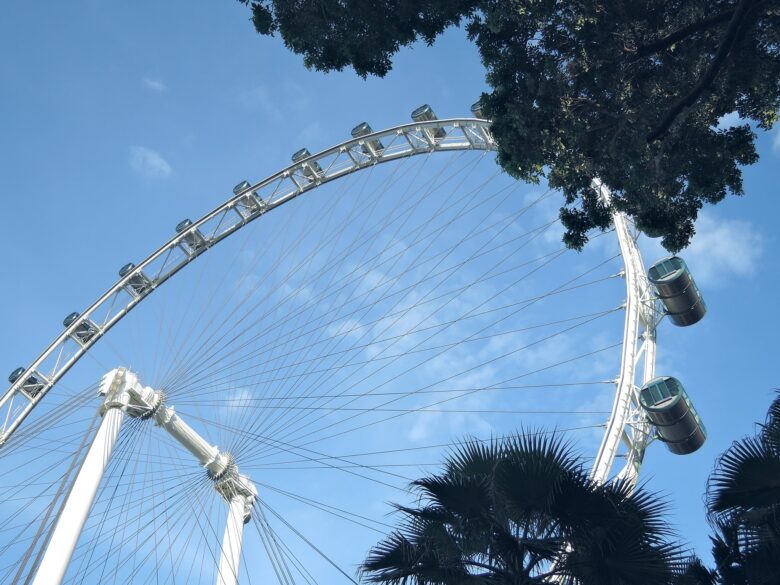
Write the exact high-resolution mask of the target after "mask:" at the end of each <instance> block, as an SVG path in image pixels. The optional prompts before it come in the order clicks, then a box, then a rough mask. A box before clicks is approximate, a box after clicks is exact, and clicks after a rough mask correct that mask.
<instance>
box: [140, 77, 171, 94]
mask: <svg viewBox="0 0 780 585" xmlns="http://www.w3.org/2000/svg"><path fill="white" fill-rule="evenodd" d="M143 84H144V87H145V88H146V89H148V90H150V91H154V92H157V93H165V92H166V91H168V87H167V86H166V85H165V84H164V83H163V82H162V81H160V80H159V79H151V78H149V77H145V78H144V79H143Z"/></svg>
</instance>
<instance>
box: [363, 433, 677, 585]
mask: <svg viewBox="0 0 780 585" xmlns="http://www.w3.org/2000/svg"><path fill="white" fill-rule="evenodd" d="M632 487H633V486H631V485H630V484H628V483H626V482H622V481H614V482H611V483H609V484H598V483H596V482H594V481H592V480H590V479H589V477H588V474H587V472H586V471H585V470H584V469H583V465H582V462H581V461H579V460H578V458H577V457H576V456H574V455H573V453H572V451H571V450H570V448H569V447H568V446H567V445H566V444H564V443H562V442H561V441H560V440H559V439H558V438H556V437H554V436H549V435H545V434H542V433H525V434H521V435H519V436H517V437H511V438H504V439H501V440H494V441H491V442H489V443H485V442H465V443H463V444H462V445H461V446H460V447H458V448H456V449H455V450H454V451H453V452H452V453H451V454H450V456H448V457H447V459H446V461H445V462H444V469H443V472H442V473H440V474H437V475H433V476H429V477H425V478H422V479H419V480H417V481H415V482H413V483H412V488H413V490H414V492H415V495H418V496H419V499H418V500H417V501H418V502H419V507H415V508H410V507H406V506H396V508H397V510H398V511H399V512H400V513H401V516H402V518H403V520H402V522H401V525H400V527H399V529H398V530H396V531H394V532H393V533H391V534H390V535H389V536H388V537H387V538H385V539H384V540H383V541H381V542H380V543H379V544H377V545H376V546H375V547H374V548H373V549H371V551H370V552H369V554H368V557H367V558H366V560H365V561H364V563H363V564H362V566H361V574H362V576H363V577H364V578H365V580H366V581H368V582H371V583H384V584H387V585H393V584H395V585H397V584H404V583H410V584H411V583H416V584H419V585H434V584H448V583H461V584H464V585H465V584H468V583H473V584H475V585H476V584H482V585H484V584H494V585H502V584H506V585H543V584H561V585H568V584H571V585H574V584H577V585H639V584H641V585H654V584H658V585H670V583H671V582H672V580H673V579H674V578H675V576H677V575H679V574H680V573H681V570H682V568H683V558H684V554H683V551H682V549H681V548H680V547H679V546H677V545H676V544H675V543H674V542H672V541H671V540H670V538H669V537H670V530H669V528H668V526H667V524H666V522H665V521H664V518H663V517H664V513H665V504H664V503H663V502H662V501H661V500H659V499H658V498H657V497H656V496H654V495H653V494H650V493H648V492H646V491H645V490H644V489H642V488H639V489H637V490H633V489H632ZM680 583H681V584H683V583H685V582H684V581H680Z"/></svg>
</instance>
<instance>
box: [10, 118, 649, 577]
mask: <svg viewBox="0 0 780 585" xmlns="http://www.w3.org/2000/svg"><path fill="white" fill-rule="evenodd" d="M438 130H443V131H444V133H443V136H444V137H443V138H442V139H440V140H438V139H437V140H432V139H431V136H432V135H435V134H437V133H438ZM374 140H381V141H382V142H383V144H385V145H386V146H385V148H384V149H383V150H382V152H381V153H380V154H377V153H376V152H375V151H374V150H372V149H366V148H363V147H364V145H365V144H366V143H368V142H370V141H374ZM468 149H479V150H494V149H495V142H494V140H493V138H492V135H491V134H490V127H489V122H487V121H485V120H474V119H453V120H437V121H431V122H425V123H415V124H407V125H403V126H397V127H395V128H391V129H389V130H385V131H382V132H375V133H373V134H370V135H367V136H363V137H360V138H358V139H355V140H351V141H348V142H344V143H342V144H340V145H337V146H335V147H333V148H331V149H328V150H326V151H323V152H321V153H319V154H317V155H313V156H311V157H309V158H307V159H304V160H301V161H298V162H296V164H294V165H291V166H290V167H287V168H286V169H283V170H282V171H280V172H279V173H276V174H274V175H272V176H270V177H269V178H267V179H265V180H264V181H262V182H260V183H258V184H256V185H254V186H252V187H250V188H248V189H246V190H244V191H241V192H239V193H237V194H236V195H235V196H234V197H232V198H231V199H229V200H228V201H226V202H225V203H223V204H222V205H220V206H219V207H217V208H216V209H215V210H214V211H212V212H211V213H209V214H207V215H206V216H204V217H203V218H201V219H200V220H198V221H196V222H193V223H192V225H191V226H190V227H189V228H188V229H187V230H184V231H182V233H180V234H177V235H176V236H175V237H174V238H172V239H171V240H169V241H168V242H167V243H166V244H164V245H163V246H162V247H161V248H159V249H158V250H157V251H156V252H154V253H153V254H151V255H150V256H149V257H148V258H147V259H146V260H144V261H143V262H141V263H140V264H139V265H138V266H136V267H135V268H134V269H133V270H132V271H130V272H129V273H128V274H126V275H125V276H124V277H123V278H122V279H120V280H119V281H118V282H117V283H116V284H114V285H113V286H112V287H111V288H110V289H109V290H108V291H107V292H106V293H104V294H103V295H102V296H101V297H100V298H99V299H98V300H97V301H96V302H95V303H93V304H92V305H91V306H90V307H89V308H88V309H87V310H85V311H84V312H83V313H82V318H84V319H90V320H91V321H92V322H94V323H95V324H96V329H97V331H96V333H95V335H94V336H93V337H92V338H91V339H89V340H88V341H87V342H86V343H82V344H76V345H77V347H76V348H75V349H73V350H70V349H68V348H67V347H66V342H67V341H68V340H69V339H70V338H71V337H72V334H73V331H74V328H75V327H77V326H78V324H79V321H77V322H76V323H74V324H73V325H72V326H70V327H69V328H67V329H66V330H65V331H63V333H62V334H61V335H60V336H58V337H57V338H56V339H55V341H54V342H53V343H52V344H51V345H50V346H49V347H48V348H47V349H46V350H45V351H44V352H43V353H42V354H41V355H40V356H39V357H38V358H37V359H36V360H35V361H34V362H33V363H32V364H31V365H30V366H29V367H28V368H27V370H26V371H25V373H24V374H23V375H22V376H20V378H19V380H17V382H15V383H14V384H13V385H12V386H11V387H10V388H8V389H7V390H6V392H5V393H4V394H3V395H2V397H0V409H3V408H4V409H5V413H0V420H4V421H5V422H4V423H3V426H2V428H1V429H0V445H2V444H3V443H5V442H6V441H7V440H8V439H9V438H10V437H11V436H12V434H13V432H14V431H15V430H16V429H17V428H18V427H19V425H20V424H21V423H22V422H23V421H24V419H25V418H26V417H27V416H28V415H29V413H30V412H31V411H32V409H33V408H34V407H35V405H36V404H37V403H38V402H39V401H40V400H41V399H42V398H43V397H44V396H45V395H46V393H47V392H48V390H49V389H50V388H51V387H52V386H53V385H54V384H55V383H56V382H57V381H58V380H59V379H60V378H61V377H62V375H64V374H65V373H66V372H67V371H68V370H69V369H70V367H72V366H73V364H75V363H76V361H78V360H79V359H80V358H81V357H82V356H83V355H84V353H85V352H86V351H87V350H88V349H89V348H90V347H91V346H92V344H94V343H95V342H96V341H97V340H98V339H100V338H101V337H102V335H103V334H105V333H106V332H107V331H108V330H109V329H110V328H111V327H113V325H115V324H116V323H117V322H118V321H119V320H120V319H122V318H123V317H124V316H125V315H126V314H127V313H128V312H129V311H130V310H132V309H133V308H134V307H135V306H136V305H137V304H138V303H139V302H141V301H142V300H144V299H145V298H146V296H148V295H149V294H150V293H151V292H153V291H154V290H155V289H156V288H157V287H159V286H160V285H161V284H163V283H164V282H165V281H167V280H168V279H169V278H171V277H172V276H173V275H174V274H175V273H176V272H178V271H179V270H180V269H182V268H183V267H184V266H186V265H187V264H189V263H190V262H191V261H192V260H193V259H195V258H196V257H197V256H199V255H200V254H202V253H204V252H205V251H206V250H208V249H210V248H211V247H212V246H214V245H215V244H216V243H218V242H220V241H221V240H223V239H224V238H226V237H227V236H229V235H231V234H232V233H234V232H235V231H237V230H238V229H240V228H241V227H243V226H244V225H246V224H247V223H249V222H250V221H253V220H255V219H257V218H258V217H260V216H261V215H264V214H265V213H267V212H268V211H270V210H272V209H274V208H276V207H278V206H280V205H282V204H284V203H286V202H288V201H290V200H292V199H293V198H295V197H298V196H299V195H301V194H303V193H305V192H307V191H309V190H311V189H313V188H316V187H317V186H319V185H322V184H324V183H326V182H329V181H332V180H335V179H338V178H340V177H343V176H346V175H348V174H351V173H353V172H356V171H358V170H360V169H363V168H367V167H370V166H372V165H375V164H378V163H383V162H389V161H391V160H396V159H399V158H404V157H409V156H413V155H417V154H423V153H427V152H441V151H450V150H468ZM316 168H320V169H322V170H321V172H319V171H318V172H316V173H313V172H312V171H311V169H316ZM594 188H596V189H597V190H598V191H599V193H600V196H601V197H602V198H603V199H604V200H605V201H607V202H608V201H609V197H610V195H609V191H608V189H607V188H606V187H605V186H604V185H602V184H601V182H600V181H598V180H595V181H594ZM252 193H257V194H258V195H259V196H261V199H262V200H263V201H264V204H263V205H257V206H247V205H246V198H247V196H248V195H250V194H252ZM613 222H614V225H615V232H616V234H617V237H618V240H619V243H620V249H621V253H622V256H623V259H624V263H625V277H626V286H627V300H626V319H625V328H624V343H623V351H622V356H621V368H620V375H619V377H618V380H617V391H616V395H615V400H614V404H613V408H612V412H611V416H610V419H609V422H608V423H607V428H606V432H605V435H604V439H603V441H602V444H601V446H600V448H599V452H598V454H597V457H596V462H595V464H594V467H593V471H592V476H593V478H594V479H596V480H597V481H599V482H604V481H607V480H608V479H609V476H610V473H611V469H612V467H613V465H614V461H615V458H616V456H617V455H618V449H619V445H620V442H621V440H623V441H624V442H625V443H626V444H627V446H628V451H627V454H626V465H625V466H624V468H623V469H622V470H621V472H620V474H619V475H620V476H622V477H626V478H628V479H630V480H631V481H636V477H637V474H638V472H639V467H640V465H641V462H642V457H643V455H644V449H645V446H646V445H647V442H648V440H649V437H650V431H651V427H650V425H649V423H648V421H647V419H646V417H645V416H644V414H643V412H642V411H641V409H640V408H639V406H638V395H637V385H636V379H637V369H638V365H639V359H640V358H641V357H642V354H644V355H643V357H644V363H643V367H642V370H643V372H642V381H646V380H649V379H650V378H651V377H652V376H653V374H654V369H655V325H656V317H657V309H656V307H655V304H656V301H655V300H654V299H653V297H652V294H651V288H650V286H649V283H648V282H647V278H646V275H645V269H644V265H643V263H642V259H641V255H640V254H639V250H638V249H637V246H636V242H635V238H634V237H632V234H631V232H630V229H629V224H628V220H627V218H626V217H625V215H624V214H622V213H615V214H614V215H613ZM195 231H198V233H201V234H203V238H204V240H205V243H204V245H203V246H201V247H199V248H198V249H197V250H195V249H187V248H182V246H181V244H182V242H184V241H186V239H187V238H188V237H190V236H191V234H192V233H194V232H195ZM139 274H145V275H147V278H149V282H150V283H151V286H150V288H149V290H148V291H145V292H143V293H142V294H133V295H130V294H127V293H126V292H125V289H126V286H127V284H128V282H129V281H130V280H131V279H132V278H133V277H135V276H137V275H139ZM123 294H124V295H125V296H124V297H123V296H122V295H123ZM101 311H103V312H104V314H105V317H104V318H102V319H99V318H98V317H97V315H98V313H100V312H101ZM640 332H641V334H642V336H643V337H644V343H643V345H642V347H638V342H639V339H640ZM51 359H54V365H53V366H52V367H50V368H48V369H46V368H44V367H43V365H44V364H45V363H46V362H47V360H51ZM33 372H36V373H37V375H38V376H39V378H40V379H41V380H43V381H44V382H45V385H44V387H43V389H42V390H41V391H40V392H39V393H38V394H37V395H36V396H35V397H34V398H33V399H29V398H28V397H25V396H23V395H22V393H21V388H22V385H23V384H24V381H25V380H26V379H27V378H28V377H29V375H30V374H31V373H33ZM109 377H110V378H111V384H112V387H113V388H114V389H113V392H114V396H115V398H114V399H113V402H111V403H110V404H109V402H110V401H109V397H110V396H112V395H111V394H110V393H109V394H108V396H107V399H106V403H105V404H104V408H105V409H106V412H105V415H104V420H103V422H102V424H101V427H100V430H99V431H98V436H99V437H100V438H101V441H98V440H97V437H98V436H96V440H95V442H94V443H93V445H92V447H91V448H90V452H89V454H88V456H87V459H88V460H89V462H90V463H89V465H87V464H86V460H85V464H84V466H83V467H82V470H81V471H80V473H79V476H78V477H77V480H76V482H79V481H82V482H88V483H89V489H88V490H82V489H76V487H75V485H74V489H73V491H72V492H71V494H79V496H78V497H74V502H77V503H74V504H73V505H72V506H71V507H72V508H73V512H68V513H69V514H75V515H77V516H78V518H81V520H80V524H79V523H78V522H68V525H69V526H70V527H71V528H76V527H78V529H77V530H69V531H68V532H67V535H66V536H67V538H66V536H61V537H57V534H56V533H55V536H54V537H53V538H52V542H51V544H50V545H49V549H51V550H49V549H47V553H46V556H45V557H44V561H43V563H42V565H41V569H39V572H38V575H36V581H35V584H36V585H43V584H44V583H45V584H46V585H48V584H49V583H54V584H56V583H59V580H61V578H62V575H63V574H64V572H65V568H66V566H67V561H68V559H69V558H70V555H71V554H72V551H73V547H74V546H75V543H76V540H77V539H78V533H79V532H80V530H81V528H82V527H83V524H84V520H85V519H86V515H87V514H88V512H89V508H90V507H91V504H92V499H93V498H94V495H95V493H96V490H97V486H98V484H99V481H100V476H101V475H102V472H103V470H104V469H105V465H106V462H107V460H108V455H110V449H111V448H112V447H113V444H114V441H115V440H116V433H117V432H118V429H119V423H121V418H122V415H123V411H124V412H126V413H127V414H129V415H131V416H141V417H144V418H152V417H153V418H154V420H155V422H156V423H157V424H158V425H159V426H162V427H163V428H164V429H166V431H168V432H169V433H170V434H171V436H173V437H174V438H175V439H176V440H177V441H178V442H180V443H181V444H182V445H183V446H184V447H185V448H187V450H188V451H190V452H191V453H192V454H193V455H194V456H195V457H196V459H197V460H198V461H199V462H200V464H201V465H203V466H204V467H205V468H206V469H207V470H208V471H209V473H210V476H211V477H212V479H214V482H215V489H216V490H217V491H218V492H219V493H220V494H221V495H222V496H223V497H224V498H225V500H226V501H228V502H229V503H230V513H229V517H228V525H227V526H226V528H225V534H224V542H223V552H222V555H221V559H220V571H219V581H218V583H220V584H222V583H225V584H227V583H231V585H232V584H233V583H235V578H237V577H236V576H237V573H238V563H239V559H240V545H241V538H242V534H243V522H244V520H245V519H246V518H248V517H249V516H248V515H249V514H251V508H252V505H253V503H254V501H255V499H256V497H257V492H256V489H255V487H254V485H253V484H252V482H251V480H249V478H247V477H246V476H243V475H240V474H239V473H238V468H237V467H236V466H235V463H234V462H233V460H232V457H231V456H230V455H229V454H228V453H222V452H220V451H219V449H218V448H217V447H215V446H212V445H210V444H209V443H208V442H206V441H205V440H204V439H203V438H202V437H200V436H199V435H198V434H197V433H196V432H195V431H194V430H193V429H192V428H191V427H189V426H188V425H187V424H186V423H185V422H184V421H182V420H181V418H180V417H179V416H178V415H177V414H176V413H175V411H174V409H173V408H172V407H168V406H166V405H165V404H164V397H163V396H162V394H161V393H159V392H156V391H154V390H152V389H151V388H149V387H144V386H142V385H141V384H140V383H139V382H138V380H137V377H136V376H135V375H134V374H132V373H131V372H127V371H126V370H123V369H120V370H114V371H112V372H111V373H110V374H109V375H108V376H107V377H106V378H109ZM117 384H118V385H119V386H121V387H122V388H123V392H122V393H117V392H118V391H117V389H116V388H115V387H114V386H113V385H117ZM17 395H19V396H20V400H21V399H22V398H25V400H23V401H22V405H21V406H19V405H17V407H16V408H14V406H13V405H14V402H15V400H14V398H15V397H16V396H17ZM116 396H121V397H122V399H121V400H124V402H122V401H121V400H119V402H117V400H118V399H116ZM16 402H19V401H16ZM104 429H105V430H104ZM112 433H113V434H112ZM112 437H113V438H112ZM93 450H94V455H92V453H93ZM79 485H81V484H79ZM89 490H92V491H91V492H90V491H89ZM89 493H91V496H89V501H88V502H87V497H86V495H87V494H89ZM69 504H70V498H69V499H68V503H67V504H66V508H68V507H69ZM239 509H240V513H239ZM64 516H65V512H63V517H64ZM82 516H83V517H82ZM78 518H77V520H78ZM239 518H240V519H239ZM61 523H63V520H62V518H61V519H60V521H59V522H58V526H57V528H58V529H59V525H60V524H61ZM63 534H64V535H65V534H66V533H65V532H63ZM55 538H57V539H58V540H57V542H58V543H59V542H62V543H64V544H62V545H57V546H56V547H55V546H54V543H55ZM71 541H72V542H71ZM68 547H70V550H69V552H67V550H68ZM55 551H56V552H55ZM50 553H51V557H50ZM49 559H50V560H49ZM44 568H46V572H43V570H44ZM56 575H59V577H58V579H59V580H57V578H54V577H52V576H55V577H56ZM230 579H233V580H230Z"/></svg>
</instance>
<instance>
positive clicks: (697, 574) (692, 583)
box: [672, 557, 718, 585]
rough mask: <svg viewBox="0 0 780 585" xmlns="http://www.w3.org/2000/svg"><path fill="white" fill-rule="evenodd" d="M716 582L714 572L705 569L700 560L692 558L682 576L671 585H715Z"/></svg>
mask: <svg viewBox="0 0 780 585" xmlns="http://www.w3.org/2000/svg"><path fill="white" fill-rule="evenodd" d="M717 582H718V581H717V575H716V574H715V572H714V571H710V570H709V569H708V568H707V567H705V566H704V565H703V564H702V562H701V560H700V559H698V558H697V557H693V558H692V559H690V560H689V561H688V565H687V566H686V567H685V571H684V572H683V573H682V575H678V576H677V577H676V578H675V579H674V581H672V585H715V584H716V583H717Z"/></svg>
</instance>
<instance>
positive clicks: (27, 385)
mask: <svg viewBox="0 0 780 585" xmlns="http://www.w3.org/2000/svg"><path fill="white" fill-rule="evenodd" d="M24 370H25V368H22V367H19V368H16V369H15V370H14V371H13V372H11V375H10V376H8V381H9V382H10V383H11V384H14V383H15V382H16V381H17V380H18V379H19V378H20V377H21V376H22V374H24ZM43 387H44V383H43V382H42V381H41V380H40V379H39V378H38V377H37V376H36V375H35V374H30V375H29V376H28V377H27V380H26V381H25V382H24V383H23V384H22V386H21V388H19V389H20V390H21V391H22V394H24V395H25V396H27V398H29V399H30V400H32V399H33V398H35V397H36V396H38V394H40V392H41V390H43Z"/></svg>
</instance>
